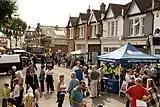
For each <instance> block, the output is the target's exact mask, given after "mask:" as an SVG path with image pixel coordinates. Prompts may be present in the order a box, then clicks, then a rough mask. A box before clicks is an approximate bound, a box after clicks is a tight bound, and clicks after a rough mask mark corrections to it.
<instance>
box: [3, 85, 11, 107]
mask: <svg viewBox="0 0 160 107" xmlns="http://www.w3.org/2000/svg"><path fill="white" fill-rule="evenodd" d="M9 96H10V89H9V84H8V83H5V84H4V88H3V91H2V107H7V98H9Z"/></svg>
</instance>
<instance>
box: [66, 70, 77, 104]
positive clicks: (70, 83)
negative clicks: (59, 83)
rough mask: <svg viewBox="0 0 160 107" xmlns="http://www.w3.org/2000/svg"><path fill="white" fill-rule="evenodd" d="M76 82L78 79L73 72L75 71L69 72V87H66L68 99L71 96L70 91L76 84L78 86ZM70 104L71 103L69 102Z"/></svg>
mask: <svg viewBox="0 0 160 107" xmlns="http://www.w3.org/2000/svg"><path fill="white" fill-rule="evenodd" d="M78 84H79V80H78V79H76V74H75V72H72V73H71V81H70V82H69V87H68V91H67V92H68V93H69V99H70V98H71V92H72V90H73V89H74V88H75V87H76V86H78ZM70 104H71V103H70Z"/></svg>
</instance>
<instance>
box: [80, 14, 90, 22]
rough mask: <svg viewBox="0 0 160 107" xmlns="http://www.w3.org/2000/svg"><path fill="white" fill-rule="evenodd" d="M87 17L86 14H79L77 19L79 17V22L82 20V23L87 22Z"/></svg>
mask: <svg viewBox="0 0 160 107" xmlns="http://www.w3.org/2000/svg"><path fill="white" fill-rule="evenodd" d="M89 16H90V15H88V14H87V13H80V14H79V17H81V20H82V21H88V19H89Z"/></svg>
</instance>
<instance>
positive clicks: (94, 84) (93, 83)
mask: <svg viewBox="0 0 160 107" xmlns="http://www.w3.org/2000/svg"><path fill="white" fill-rule="evenodd" d="M98 79H99V73H98V71H97V66H96V65H94V66H93V67H92V72H91V73H90V80H91V98H97V95H98V93H97V90H98Z"/></svg>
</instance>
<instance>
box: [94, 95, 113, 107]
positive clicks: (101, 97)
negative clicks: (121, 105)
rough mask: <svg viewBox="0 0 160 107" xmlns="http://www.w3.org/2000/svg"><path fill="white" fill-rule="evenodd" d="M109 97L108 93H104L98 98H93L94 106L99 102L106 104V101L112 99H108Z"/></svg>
mask: <svg viewBox="0 0 160 107" xmlns="http://www.w3.org/2000/svg"><path fill="white" fill-rule="evenodd" d="M107 97H108V96H107V95H102V96H100V97H98V98H94V99H92V106H95V107H97V105H99V104H102V105H105V103H106V102H107V103H110V101H109V100H108V99H107Z"/></svg>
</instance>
